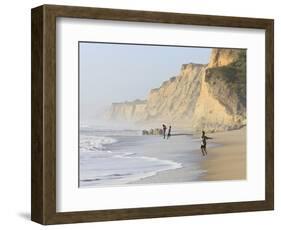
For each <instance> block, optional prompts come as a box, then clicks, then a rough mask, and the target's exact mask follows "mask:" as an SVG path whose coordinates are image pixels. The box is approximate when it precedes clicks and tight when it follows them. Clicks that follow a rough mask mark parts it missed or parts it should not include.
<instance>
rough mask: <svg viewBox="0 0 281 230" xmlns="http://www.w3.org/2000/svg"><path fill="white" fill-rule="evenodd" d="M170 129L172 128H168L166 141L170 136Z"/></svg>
mask: <svg viewBox="0 0 281 230" xmlns="http://www.w3.org/2000/svg"><path fill="white" fill-rule="evenodd" d="M171 129H172V127H171V126H169V129H168V135H167V139H168V138H169V137H170V136H171Z"/></svg>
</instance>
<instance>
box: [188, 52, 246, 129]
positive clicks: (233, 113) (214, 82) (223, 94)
mask: <svg viewBox="0 0 281 230" xmlns="http://www.w3.org/2000/svg"><path fill="white" fill-rule="evenodd" d="M201 82H202V84H201V89H200V96H199V97H198V100H197V103H196V108H195V111H194V114H193V119H192V124H193V127H194V128H195V129H197V130H198V129H205V130H213V131H218V130H228V129H237V128H240V127H241V126H243V125H245V124H246V51H245V50H234V49H213V50H212V54H211V57H210V62H209V64H208V67H207V68H206V70H205V74H204V75H203V76H202V81H201Z"/></svg>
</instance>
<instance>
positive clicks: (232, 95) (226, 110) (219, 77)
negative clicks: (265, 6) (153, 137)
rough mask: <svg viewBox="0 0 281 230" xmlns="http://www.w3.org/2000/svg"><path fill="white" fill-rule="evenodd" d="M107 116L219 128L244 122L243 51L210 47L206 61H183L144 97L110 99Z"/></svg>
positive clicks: (187, 126)
mask: <svg viewBox="0 0 281 230" xmlns="http://www.w3.org/2000/svg"><path fill="white" fill-rule="evenodd" d="M107 117H108V118H110V119H114V120H125V121H134V122H139V123H155V124H159V123H168V124H171V125H173V126H174V127H175V126H176V127H181V128H193V129H195V130H202V129H204V130H208V131H219V130H228V129H236V128H239V127H241V126H243V125H244V124H246V51H244V50H237V49H236V50H235V49H213V50H212V54H211V57H210V61H209V64H208V65H202V64H194V63H190V64H184V65H182V68H181V71H180V73H179V75H178V76H175V77H172V78H170V79H169V80H167V81H165V82H163V83H162V85H161V86H160V87H159V88H156V89H152V90H151V91H150V92H149V94H148V96H147V99H146V100H143V101H142V100H136V101H133V102H124V103H113V104H112V106H111V108H110V110H109V112H108V114H107Z"/></svg>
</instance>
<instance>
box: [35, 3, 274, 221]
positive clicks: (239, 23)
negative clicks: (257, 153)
mask: <svg viewBox="0 0 281 230" xmlns="http://www.w3.org/2000/svg"><path fill="white" fill-rule="evenodd" d="M57 17H70V18H84V19H102V20H121V21H130V22H148V23H169V24H185V25H203V26H218V27H237V28H253V29H263V30H265V34H266V44H265V47H266V51H265V55H266V56H265V60H266V63H265V66H266V73H265V76H266V79H265V82H266V85H265V87H266V138H265V139H266V140H265V143H266V150H265V158H266V159H265V164H266V165H265V169H266V170H265V178H266V182H265V200H262V201H248V202H230V203H215V204H196V205H180V206H164V207H148V208H129V209H111V210H98V211H78V212H57V211H56V18H57ZM31 52H32V158H31V164H32V168H31V173H32V178H31V182H32V183H31V184H32V186H31V193H32V194H31V198H32V199H31V219H32V220H33V221H35V222H38V223H41V224H65V223H77V222H92V221H110V220H125V219H140V218H157V217H171V216H186V215H198V214H215V213H231V212H245V211H259V210H272V209H273V208H274V75H273V70H274V21H273V20H271V19H257V18H240V17H225V16H209V15H194V14H179V13H163V12H146V11H130V10H117V9H103V8H89V7H74V6H57V5H43V6H39V7H37V8H34V9H32V50H31Z"/></svg>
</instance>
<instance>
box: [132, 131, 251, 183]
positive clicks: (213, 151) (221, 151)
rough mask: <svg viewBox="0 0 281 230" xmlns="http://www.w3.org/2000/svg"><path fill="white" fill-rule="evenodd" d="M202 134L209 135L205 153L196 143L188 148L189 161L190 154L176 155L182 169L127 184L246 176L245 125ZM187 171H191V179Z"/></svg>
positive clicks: (189, 172) (211, 179) (171, 156)
mask: <svg viewBox="0 0 281 230" xmlns="http://www.w3.org/2000/svg"><path fill="white" fill-rule="evenodd" d="M206 135H207V136H209V137H212V138H213V139H211V140H208V145H207V151H208V155H207V156H202V154H201V150H200V146H198V150H193V151H192V155H193V158H192V159H193V162H192V164H190V162H189V161H190V157H187V155H186V154H180V155H177V160H178V162H180V163H181V164H182V166H183V167H182V168H179V169H172V170H166V171H163V172H159V173H157V174H156V175H154V176H150V177H146V178H143V179H140V180H138V181H135V182H131V184H147V183H165V184H166V183H171V182H174V183H179V182H190V181H217V180H243V179H246V127H244V128H242V129H239V130H233V131H226V132H218V133H206ZM198 137H199V136H197V138H198ZM195 138H196V136H195ZM189 156H190V155H189ZM153 157H157V158H159V159H163V158H164V159H167V160H176V159H175V156H173V155H171V154H170V155H165V156H163V155H161V153H157V154H153ZM195 165H197V167H198V168H197V167H196V166H195ZM191 167H193V168H192V169H191ZM191 173H194V176H195V177H193V179H191V178H192V175H191ZM187 175H188V177H187Z"/></svg>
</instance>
